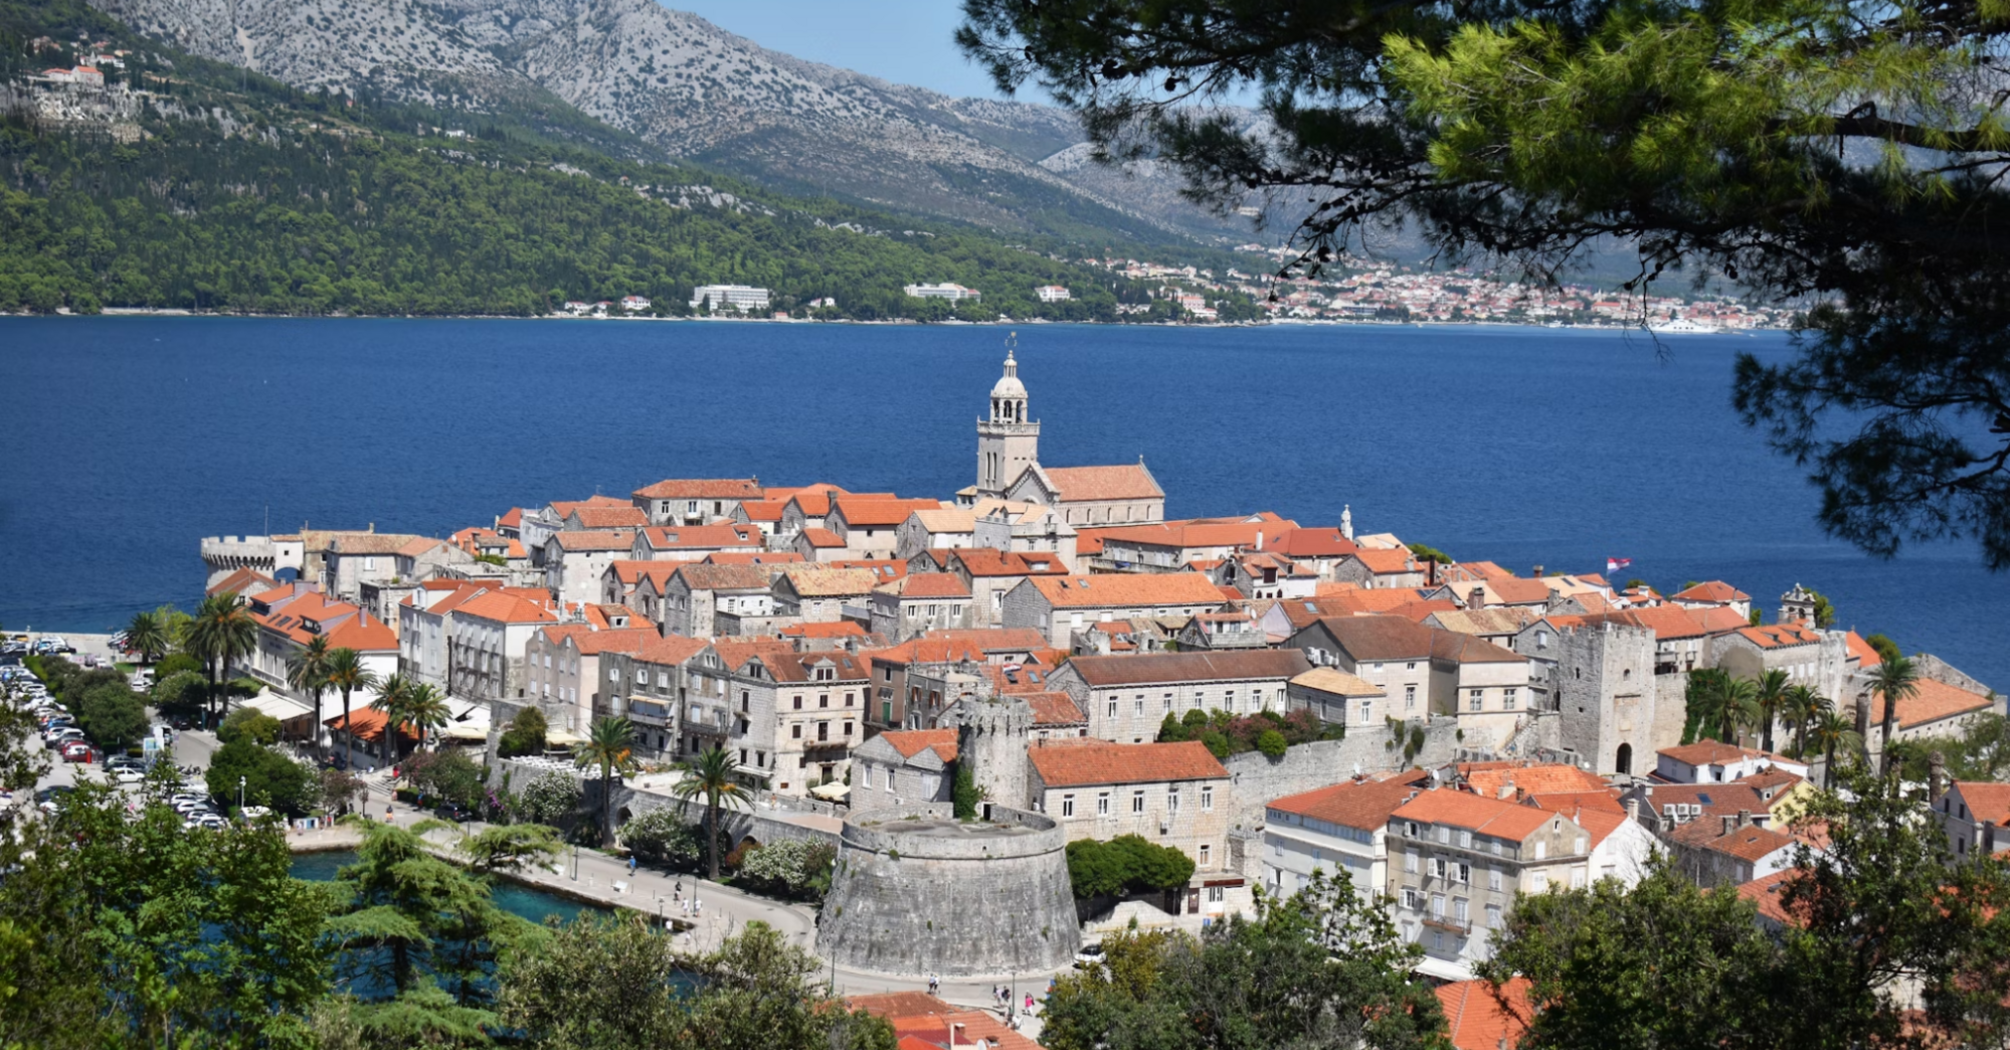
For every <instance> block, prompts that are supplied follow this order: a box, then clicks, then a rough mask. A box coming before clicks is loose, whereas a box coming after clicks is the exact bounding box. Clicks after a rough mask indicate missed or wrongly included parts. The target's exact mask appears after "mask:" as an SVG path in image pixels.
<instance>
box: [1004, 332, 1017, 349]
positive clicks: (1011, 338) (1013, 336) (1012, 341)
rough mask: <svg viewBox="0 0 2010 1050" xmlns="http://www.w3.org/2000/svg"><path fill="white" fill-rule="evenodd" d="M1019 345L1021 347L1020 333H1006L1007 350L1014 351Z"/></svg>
mask: <svg viewBox="0 0 2010 1050" xmlns="http://www.w3.org/2000/svg"><path fill="white" fill-rule="evenodd" d="M1018 345H1019V333H1018V332H1007V333H1005V348H1006V349H1008V350H1009V349H1012V348H1015V347H1017V346H1018Z"/></svg>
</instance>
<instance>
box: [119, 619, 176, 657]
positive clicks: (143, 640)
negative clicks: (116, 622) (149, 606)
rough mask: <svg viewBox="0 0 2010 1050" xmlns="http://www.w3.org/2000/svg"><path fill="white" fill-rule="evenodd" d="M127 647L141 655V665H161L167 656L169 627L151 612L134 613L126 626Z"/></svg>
mask: <svg viewBox="0 0 2010 1050" xmlns="http://www.w3.org/2000/svg"><path fill="white" fill-rule="evenodd" d="M126 645H128V646H130V647H131V648H132V649H133V650H134V651H135V652H137V653H139V654H140V662H141V663H143V664H153V663H159V662H160V658H161V657H163V656H165V655H167V649H168V638H167V625H166V624H165V623H162V622H161V618H160V617H159V616H156V615H154V613H152V612H151V611H149V612H138V613H134V614H133V622H131V623H129V624H127V625H126Z"/></svg>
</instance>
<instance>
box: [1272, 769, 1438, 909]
mask: <svg viewBox="0 0 2010 1050" xmlns="http://www.w3.org/2000/svg"><path fill="white" fill-rule="evenodd" d="M1429 783H1430V774H1428V773H1426V772H1425V771H1423V770H1421V769H1412V770H1408V771H1406V772H1402V773H1392V774H1385V775H1383V776H1380V777H1369V776H1365V775H1364V776H1359V777H1355V778H1354V779H1352V780H1348V781H1346V782H1344V783H1340V784H1335V785H1333V786H1332V787H1323V788H1317V789H1314V790H1312V791H1307V792H1303V793H1300V794H1296V795H1287V796H1285V797H1283V798H1280V799H1275V800H1273V801H1271V802H1270V803H1269V804H1268V805H1267V806H1266V807H1265V814H1264V821H1263V875H1262V879H1263V884H1264V885H1265V886H1267V887H1269V888H1270V889H1271V890H1272V891H1273V892H1274V893H1276V895H1277V896H1279V897H1288V896H1290V895H1291V894H1293V893H1296V892H1298V891H1299V890H1301V889H1304V888H1305V886H1306V884H1307V883H1308V882H1310V881H1311V877H1312V874H1313V873H1314V872H1323V873H1325V874H1326V875H1327V876H1329V877H1331V876H1333V875H1337V874H1341V873H1345V874H1346V876H1347V879H1348V882H1349V883H1350V884H1351V885H1352V886H1353V888H1354V892H1355V893H1356V894H1358V895H1359V896H1360V897H1361V898H1362V899H1363V900H1365V901H1368V902H1371V903H1372V902H1374V901H1376V900H1379V899H1380V898H1381V897H1382V896H1383V895H1384V894H1387V893H1388V892H1389V849H1388V833H1389V816H1390V814H1392V813H1394V812H1396V810H1398V809H1400V808H1402V806H1403V804H1404V803H1406V802H1408V801H1410V799H1412V798H1415V797H1416V795H1417V794H1418V792H1421V791H1423V790H1424V789H1425V788H1426V787H1428V786H1429Z"/></svg>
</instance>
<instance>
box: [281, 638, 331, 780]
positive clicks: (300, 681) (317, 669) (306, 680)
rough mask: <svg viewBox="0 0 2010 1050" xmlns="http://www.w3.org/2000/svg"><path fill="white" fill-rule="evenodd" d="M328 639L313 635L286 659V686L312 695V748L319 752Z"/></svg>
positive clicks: (325, 684)
mask: <svg viewBox="0 0 2010 1050" xmlns="http://www.w3.org/2000/svg"><path fill="white" fill-rule="evenodd" d="M329 651H330V650H329V648H328V638H327V637H326V636H325V635H319V634H317V635H315V636H314V637H313V638H311V639H309V640H308V642H307V644H306V645H305V646H302V647H301V649H300V651H299V652H297V653H294V654H293V655H292V656H290V657H287V659H286V684H287V685H289V686H292V687H293V689H294V690H295V691H297V692H302V693H312V694H313V695H314V747H315V750H317V751H318V750H321V693H322V691H324V690H326V689H327V688H328V653H329Z"/></svg>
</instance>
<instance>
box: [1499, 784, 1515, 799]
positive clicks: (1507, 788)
mask: <svg viewBox="0 0 2010 1050" xmlns="http://www.w3.org/2000/svg"><path fill="white" fill-rule="evenodd" d="M1514 794H1515V789H1514V785H1513V784H1502V785H1501V786H1500V790H1499V791H1496V792H1495V793H1494V797H1495V798H1501V799H1506V798H1512V797H1514Z"/></svg>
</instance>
